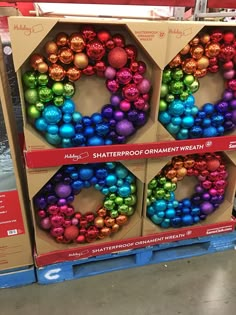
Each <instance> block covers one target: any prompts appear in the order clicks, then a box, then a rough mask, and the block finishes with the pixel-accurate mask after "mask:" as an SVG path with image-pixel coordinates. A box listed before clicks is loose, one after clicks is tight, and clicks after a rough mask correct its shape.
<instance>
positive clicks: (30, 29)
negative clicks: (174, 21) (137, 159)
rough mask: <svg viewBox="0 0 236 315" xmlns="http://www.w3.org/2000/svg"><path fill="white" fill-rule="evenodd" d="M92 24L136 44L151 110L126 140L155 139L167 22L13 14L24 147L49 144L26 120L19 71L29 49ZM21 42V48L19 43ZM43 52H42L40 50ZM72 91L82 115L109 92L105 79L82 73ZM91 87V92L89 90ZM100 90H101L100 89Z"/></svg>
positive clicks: (25, 63) (37, 48) (97, 107)
mask: <svg viewBox="0 0 236 315" xmlns="http://www.w3.org/2000/svg"><path fill="white" fill-rule="evenodd" d="M83 24H92V25H94V26H95V29H96V30H99V29H104V28H105V29H108V30H109V31H110V32H111V33H112V34H115V33H120V34H122V35H124V37H125V39H126V43H127V44H134V45H136V46H137V47H138V58H137V60H142V61H144V62H145V63H146V64H147V72H146V74H145V77H147V78H149V79H150V80H151V83H152V97H151V102H150V103H151V113H150V117H149V120H148V122H147V123H146V125H145V126H143V127H142V128H140V129H139V130H138V132H137V133H136V134H135V135H134V136H132V137H131V138H129V140H128V143H144V142H154V141H155V140H156V128H157V123H156V119H157V109H158V102H159V95H160V82H161V76H162V69H163V67H164V66H165V58H166V57H165V54H166V43H167V24H165V23H163V22H156V21H145V20H136V21H134V20H125V19H102V18H80V19H79V22H78V19H71V18H61V19H60V18H46V17H44V18H28V17H14V18H10V19H9V25H10V33H11V40H12V47H13V58H14V65H15V70H16V71H17V75H18V82H19V87H20V94H21V102H22V107H23V108H22V109H23V118H24V133H25V142H26V149H27V150H35V149H48V148H52V146H51V145H50V144H48V143H47V142H46V140H45V139H44V137H43V136H42V135H40V133H39V132H38V131H37V130H36V129H35V128H34V127H33V126H32V125H31V124H30V123H29V121H28V118H27V114H26V109H25V101H24V95H23V94H24V91H23V86H22V82H21V76H22V74H23V73H24V72H25V71H26V70H29V69H30V65H29V57H30V55H32V53H34V52H37V53H43V46H44V44H45V43H46V42H47V41H48V40H52V39H55V36H56V34H58V33H59V32H61V31H63V32H66V33H68V34H71V33H73V32H76V31H78V30H79V27H80V25H83ZM22 46H24V51H22V49H21V47H22ZM44 55H45V53H44ZM75 85H76V94H75V95H74V97H73V100H74V101H75V103H76V105H77V110H78V111H81V113H82V114H84V115H91V114H92V113H94V112H96V111H99V112H100V110H101V108H102V106H103V105H105V104H107V103H109V98H110V93H109V92H108V91H107V89H106V87H105V80H104V79H101V78H98V77H97V76H96V75H94V76H93V77H92V78H91V77H86V76H82V78H81V79H80V80H78V81H77V82H75ZM91 91H92V93H91ZM101 91H102V93H101Z"/></svg>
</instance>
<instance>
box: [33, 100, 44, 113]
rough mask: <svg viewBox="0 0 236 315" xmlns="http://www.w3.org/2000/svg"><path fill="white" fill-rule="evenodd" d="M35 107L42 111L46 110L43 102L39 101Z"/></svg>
mask: <svg viewBox="0 0 236 315" xmlns="http://www.w3.org/2000/svg"><path fill="white" fill-rule="evenodd" d="M35 107H36V108H37V110H38V111H40V112H42V111H43V110H44V104H43V103H42V102H37V103H36V104H35Z"/></svg>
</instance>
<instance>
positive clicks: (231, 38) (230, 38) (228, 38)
mask: <svg viewBox="0 0 236 315" xmlns="http://www.w3.org/2000/svg"><path fill="white" fill-rule="evenodd" d="M223 40H224V42H225V43H226V44H230V43H232V42H233V41H234V33H233V32H226V33H225V34H224V36H223Z"/></svg>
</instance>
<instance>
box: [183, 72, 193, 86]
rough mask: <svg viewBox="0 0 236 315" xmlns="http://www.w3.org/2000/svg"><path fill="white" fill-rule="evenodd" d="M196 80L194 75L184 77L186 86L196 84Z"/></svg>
mask: <svg viewBox="0 0 236 315" xmlns="http://www.w3.org/2000/svg"><path fill="white" fill-rule="evenodd" d="M194 80H195V78H194V76H193V75H192V74H187V75H185V77H184V80H183V81H184V84H185V85H187V86H190V85H191V84H192V83H193V82H194Z"/></svg>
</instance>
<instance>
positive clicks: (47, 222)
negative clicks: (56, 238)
mask: <svg viewBox="0 0 236 315" xmlns="http://www.w3.org/2000/svg"><path fill="white" fill-rule="evenodd" d="M40 225H41V227H42V229H44V230H49V229H50V228H51V226H52V225H51V221H50V218H49V217H46V218H44V219H42V220H41V221H40Z"/></svg>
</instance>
